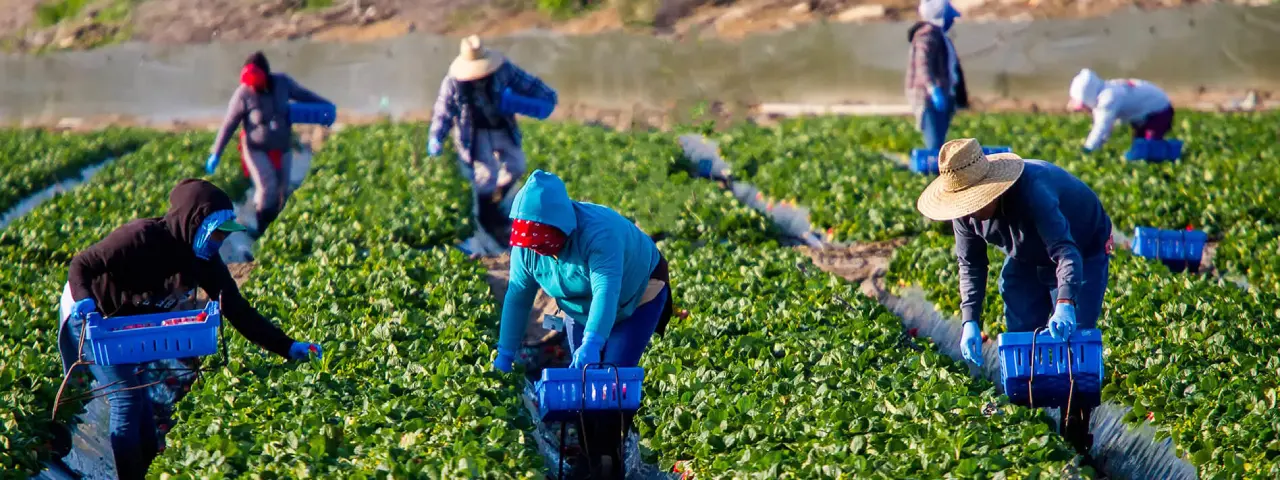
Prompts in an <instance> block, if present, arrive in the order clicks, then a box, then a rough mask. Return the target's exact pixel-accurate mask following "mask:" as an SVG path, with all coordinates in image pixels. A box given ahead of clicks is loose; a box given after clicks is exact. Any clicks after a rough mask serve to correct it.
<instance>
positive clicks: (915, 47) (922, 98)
mask: <svg viewBox="0 0 1280 480" xmlns="http://www.w3.org/2000/svg"><path fill="white" fill-rule="evenodd" d="M943 35H945V33H943V32H942V28H940V27H938V26H937V25H934V24H932V23H928V22H919V23H916V24H915V25H914V26H912V27H911V30H909V31H907V37H908V40H909V41H910V42H911V54H910V57H909V58H908V62H907V77H906V81H905V82H904V87H905V90H906V94H907V101H908V102H910V103H911V106H913V107H921V106H923V105H924V104H925V102H927V101H928V98H929V87H930V86H933V85H936V86H937V87H938V88H941V89H942V91H944V92H950V91H952V89H951V88H952V85H951V64H950V62H949V59H948V58H947V41H946V39H944V38H942V36H943ZM966 103H967V102H966Z"/></svg>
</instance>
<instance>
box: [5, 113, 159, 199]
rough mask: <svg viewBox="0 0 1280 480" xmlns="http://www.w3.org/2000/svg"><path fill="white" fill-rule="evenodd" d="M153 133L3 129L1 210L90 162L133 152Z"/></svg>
mask: <svg viewBox="0 0 1280 480" xmlns="http://www.w3.org/2000/svg"><path fill="white" fill-rule="evenodd" d="M152 136H153V134H151V133H149V132H145V131H141V130H129V129H110V130H105V131H101V132H93V133H86V134H73V133H59V132H49V131H45V130H19V129H0V171H3V173H0V212H4V211H7V210H9V209H10V208H12V207H13V206H14V205H15V204H16V203H18V201H19V200H21V199H22V198H24V197H26V196H28V195H31V194H32V193H35V192H37V191H39V190H40V189H42V188H45V187H47V186H49V185H53V184H54V183H57V182H58V181H59V180H62V179H64V178H67V177H70V176H72V175H75V174H76V173H78V172H79V171H80V170H81V169H83V168H85V167H87V166H89V165H92V164H94V163H97V162H101V161H103V160H106V159H108V158H111V157H116V156H119V155H121V154H123V153H126V152H128V151H131V150H133V149H135V148H137V147H138V146H140V145H142V144H143V143H145V142H146V141H147V140H148V139H149V138H151V137H152Z"/></svg>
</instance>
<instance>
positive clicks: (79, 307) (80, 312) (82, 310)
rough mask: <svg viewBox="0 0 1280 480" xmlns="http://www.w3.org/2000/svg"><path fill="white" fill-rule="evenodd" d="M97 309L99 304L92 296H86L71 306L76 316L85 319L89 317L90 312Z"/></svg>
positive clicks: (72, 312)
mask: <svg viewBox="0 0 1280 480" xmlns="http://www.w3.org/2000/svg"><path fill="white" fill-rule="evenodd" d="M97 309H98V304H97V303H96V302H94V301H93V299H92V298H86V299H84V300H81V301H79V302H76V304H75V306H73V307H71V314H72V315H75V316H76V318H79V319H81V320H84V319H85V318H88V316H89V314H90V313H93V312H94V311H95V310H97Z"/></svg>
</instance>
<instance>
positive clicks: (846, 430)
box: [640, 242, 1087, 478]
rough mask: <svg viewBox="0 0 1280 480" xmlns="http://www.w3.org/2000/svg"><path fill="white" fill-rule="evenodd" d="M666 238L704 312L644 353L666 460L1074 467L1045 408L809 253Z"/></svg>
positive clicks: (732, 473)
mask: <svg viewBox="0 0 1280 480" xmlns="http://www.w3.org/2000/svg"><path fill="white" fill-rule="evenodd" d="M662 249H663V251H664V252H665V253H666V255H668V258H670V260H671V265H672V269H673V271H675V272H678V273H679V275H678V276H677V277H675V278H674V279H673V281H674V282H675V285H674V288H675V291H676V292H677V293H678V295H679V297H678V298H677V302H678V304H679V305H680V306H681V307H682V308H686V309H688V310H689V311H690V312H691V315H690V317H689V318H688V319H686V320H680V321H675V322H673V323H672V324H671V326H670V328H669V330H668V332H667V334H666V336H665V337H663V338H661V340H659V341H657V342H656V343H655V344H654V346H653V347H651V349H650V351H649V352H647V353H646V356H645V359H644V360H643V361H642V365H643V366H645V367H646V369H647V371H648V373H647V377H646V383H647V387H646V391H645V394H646V397H647V398H646V400H645V410H644V412H645V413H644V416H643V419H642V421H641V422H640V426H641V433H642V437H643V438H644V442H645V443H646V444H647V446H648V447H649V448H650V449H652V450H654V451H655V452H657V453H658V454H659V455H660V456H661V457H662V459H663V461H665V462H672V461H676V460H686V461H690V462H688V465H689V466H690V467H691V469H692V471H693V472H694V473H695V474H696V475H698V476H700V477H701V476H706V477H708V478H747V477H756V476H761V477H767V478H943V477H949V478H950V477H954V478H987V477H989V476H991V475H996V474H997V473H998V472H1000V474H1001V475H1003V476H1005V477H1006V478H1061V477H1062V476H1063V472H1064V470H1065V469H1067V468H1068V467H1067V463H1068V462H1069V461H1070V459H1071V458H1072V456H1073V453H1072V451H1071V449H1070V447H1069V446H1067V445H1066V444H1065V442H1064V441H1063V440H1062V439H1061V437H1059V436H1057V435H1054V434H1053V432H1052V429H1051V427H1050V425H1049V421H1048V420H1047V417H1044V416H1043V415H1042V414H1040V413H1039V412H1037V411H1034V410H1030V409H1025V408H1021V407H1015V406H1012V405H1009V404H1007V403H1003V402H1004V401H1003V400H996V398H997V396H996V394H995V390H994V386H993V385H992V384H991V383H990V382H988V381H986V380H975V379H973V378H971V377H970V376H969V374H968V371H967V370H966V369H965V368H964V367H963V366H962V365H960V364H958V363H956V362H954V361H952V360H951V359H949V358H947V357H946V356H945V355H942V354H940V353H938V352H937V351H936V350H935V349H934V347H933V346H932V344H930V343H928V342H921V341H918V340H914V339H911V338H910V337H909V336H907V335H906V334H905V333H904V332H903V327H902V323H901V320H900V319H898V318H897V317H896V316H894V315H893V314H891V313H890V312H888V311H887V310H886V309H885V308H884V307H882V306H880V305H878V304H876V303H875V302H874V301H872V300H870V299H867V298H865V297H863V296H862V295H859V294H858V293H857V291H856V288H855V287H854V286H852V285H850V284H847V283H846V282H843V281H841V280H838V279H836V278H834V277H831V276H829V275H826V274H822V273H818V274H816V275H814V276H812V277H807V276H806V275H805V274H803V273H802V272H801V271H800V270H799V269H797V267H796V265H797V263H798V262H799V261H800V259H801V258H802V257H800V255H798V254H797V253H794V252H792V251H790V250H782V249H777V248H761V247H742V246H732V245H723V244H709V245H707V246H705V247H702V248H695V247H693V246H692V245H691V244H689V243H686V242H664V243H663V245H662ZM805 262H806V263H807V260H806V261H805ZM726 266H728V267H726ZM808 268H810V269H811V270H812V271H814V272H817V269H816V267H813V266H812V265H809V267H808ZM837 295H838V296H841V297H843V298H844V299H846V300H848V301H849V302H850V303H851V304H852V306H851V307H850V308H846V307H844V306H842V305H841V304H839V303H838V302H837V301H836V300H834V297H835V296H837ZM917 343H918V344H919V345H918V346H917ZM1001 398H1003V397H1001ZM993 400H994V403H991V407H992V410H994V412H995V413H994V414H992V415H987V414H984V413H983V410H984V407H987V406H988V402H991V401H993ZM988 413H991V412H988ZM1086 473H1087V472H1086Z"/></svg>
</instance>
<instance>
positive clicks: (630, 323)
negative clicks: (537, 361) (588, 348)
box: [570, 286, 671, 367]
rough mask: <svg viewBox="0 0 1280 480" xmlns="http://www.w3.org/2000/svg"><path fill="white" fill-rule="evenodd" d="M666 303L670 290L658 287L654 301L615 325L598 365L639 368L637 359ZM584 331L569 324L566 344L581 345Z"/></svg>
mask: <svg viewBox="0 0 1280 480" xmlns="http://www.w3.org/2000/svg"><path fill="white" fill-rule="evenodd" d="M670 301H671V287H670V286H665V287H662V291H661V292H658V296H657V297H654V299H653V300H650V301H649V302H648V303H645V304H644V305H640V306H639V307H637V308H636V311H634V312H632V313H631V316H630V317H627V318H625V319H623V320H621V321H619V322H617V323H615V324H614V325H613V331H611V332H609V339H608V340H606V341H605V343H604V350H603V351H601V352H600V362H601V363H612V364H614V365H617V366H619V367H635V366H638V365H640V355H641V354H643V353H644V350H645V349H646V348H648V347H649V341H650V340H652V339H653V332H654V330H656V329H657V328H658V321H659V320H661V318H662V310H663V309H664V308H665V307H666V306H667V302H670ZM585 328H586V327H585V325H583V324H581V323H578V322H573V326H572V327H571V329H572V330H573V335H572V336H571V337H570V340H571V344H572V345H573V346H574V348H577V346H578V345H582V336H583V335H584V334H585Z"/></svg>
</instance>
